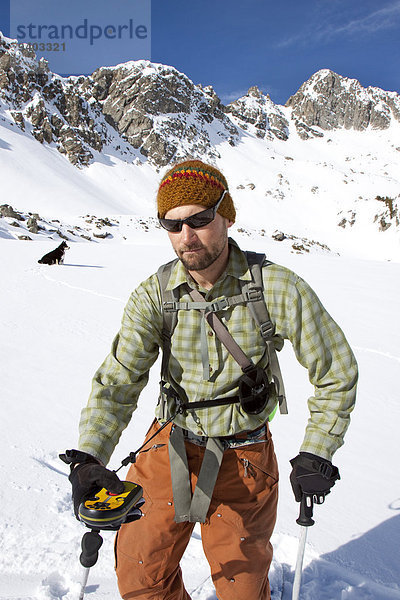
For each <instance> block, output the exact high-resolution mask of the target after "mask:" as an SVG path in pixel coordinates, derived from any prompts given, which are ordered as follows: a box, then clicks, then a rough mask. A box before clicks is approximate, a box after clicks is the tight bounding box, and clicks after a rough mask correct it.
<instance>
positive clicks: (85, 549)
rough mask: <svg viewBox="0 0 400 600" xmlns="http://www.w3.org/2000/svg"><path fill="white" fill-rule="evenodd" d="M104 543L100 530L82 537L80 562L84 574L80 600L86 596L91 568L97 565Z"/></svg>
mask: <svg viewBox="0 0 400 600" xmlns="http://www.w3.org/2000/svg"><path fill="white" fill-rule="evenodd" d="M102 543H103V538H102V537H101V535H100V533H99V530H98V529H92V530H91V531H87V532H86V533H85V534H84V535H83V537H82V542H81V547H82V553H81V555H80V557H79V560H80V563H81V565H82V567H83V572H82V581H81V591H80V593H79V600H83V597H84V595H85V587H86V584H87V580H88V577H89V571H90V567H93V565H95V564H96V562H97V559H98V556H99V550H100V547H101V545H102Z"/></svg>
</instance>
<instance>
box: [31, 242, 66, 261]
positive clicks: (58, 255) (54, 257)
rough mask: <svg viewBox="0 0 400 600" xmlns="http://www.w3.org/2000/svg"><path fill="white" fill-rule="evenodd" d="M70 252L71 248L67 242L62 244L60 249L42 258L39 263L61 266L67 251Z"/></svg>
mask: <svg viewBox="0 0 400 600" xmlns="http://www.w3.org/2000/svg"><path fill="white" fill-rule="evenodd" d="M66 250H69V246H68V245H67V243H66V242H61V244H60V245H59V246H58V248H55V250H52V251H51V252H48V253H47V254H45V255H44V256H42V258H40V259H39V260H38V263H40V264H42V265H60V264H62V263H63V262H64V254H65V251H66Z"/></svg>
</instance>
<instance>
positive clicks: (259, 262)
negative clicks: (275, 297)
mask: <svg viewBox="0 0 400 600" xmlns="http://www.w3.org/2000/svg"><path fill="white" fill-rule="evenodd" d="M245 255H246V258H247V262H248V265H249V268H250V271H251V275H252V281H251V282H246V283H244V284H243V286H242V291H243V292H248V293H251V291H252V290H254V291H257V292H260V291H261V294H259V299H257V300H255V301H253V302H249V303H248V304H247V306H248V308H249V310H250V313H251V315H252V317H253V319H254V321H255V322H256V324H257V326H258V327H259V330H260V333H261V336H262V338H263V340H264V342H265V344H266V346H267V350H268V354H269V364H270V367H271V371H272V376H273V378H274V381H275V385H276V389H277V392H278V400H279V411H280V413H281V414H287V412H288V410H287V402H286V394H285V386H284V383H283V377H282V373H281V369H280V366H279V361H278V356H277V354H276V352H277V350H278V351H280V350H282V348H283V339H282V338H281V337H280V336H278V335H276V334H275V325H274V324H273V323H272V321H271V317H270V315H269V312H268V308H267V304H266V302H265V298H264V293H263V291H264V282H263V276H262V269H263V267H268V266H269V265H272V264H273V263H272V262H271V261H269V260H267V259H266V257H265V254H260V253H258V252H249V251H246V252H245Z"/></svg>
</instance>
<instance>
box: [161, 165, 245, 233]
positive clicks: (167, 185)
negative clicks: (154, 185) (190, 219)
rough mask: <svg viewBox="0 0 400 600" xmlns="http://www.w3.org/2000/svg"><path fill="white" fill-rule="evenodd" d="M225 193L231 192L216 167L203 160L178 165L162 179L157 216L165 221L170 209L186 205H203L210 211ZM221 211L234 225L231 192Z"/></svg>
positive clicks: (225, 198) (223, 202)
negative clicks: (226, 191)
mask: <svg viewBox="0 0 400 600" xmlns="http://www.w3.org/2000/svg"><path fill="white" fill-rule="evenodd" d="M225 190H228V183H227V181H226V179H225V177H224V176H223V175H222V173H221V172H220V171H218V169H216V168H215V167H212V166H211V165H207V164H205V163H203V162H202V161H201V160H186V161H184V162H181V163H178V164H177V165H175V166H174V167H172V169H170V170H169V171H167V173H166V174H165V175H164V177H163V178H162V180H161V183H160V186H159V188H158V193H157V208H158V216H159V217H160V218H161V219H162V218H164V217H165V215H166V213H167V212H168V211H169V210H171V209H172V208H176V207H177V206H182V205H183V204H201V205H202V206H204V207H206V208H210V207H211V206H214V205H215V204H216V203H217V202H218V200H219V199H220V197H221V195H222V193H223V192H224V191H225ZM218 212H219V213H220V215H222V216H223V217H226V218H227V219H229V221H232V223H233V222H234V221H235V217H236V211H235V207H234V205H233V201H232V198H231V195H230V194H229V191H228V193H227V194H225V197H224V199H223V201H222V202H221V205H220V207H219V208H218Z"/></svg>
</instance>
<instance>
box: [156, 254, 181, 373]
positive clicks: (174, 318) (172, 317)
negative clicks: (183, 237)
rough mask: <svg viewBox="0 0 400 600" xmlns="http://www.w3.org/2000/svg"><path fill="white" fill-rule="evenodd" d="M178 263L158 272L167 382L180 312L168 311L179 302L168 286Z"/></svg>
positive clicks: (175, 261) (163, 267)
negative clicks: (172, 340) (174, 334)
mask: <svg viewBox="0 0 400 600" xmlns="http://www.w3.org/2000/svg"><path fill="white" fill-rule="evenodd" d="M177 262H178V259H177V258H176V259H175V260H172V261H171V262H169V263H166V264H165V265H161V267H160V268H159V269H158V271H157V278H158V282H159V285H160V292H161V310H162V315H163V327H162V332H161V338H162V362H161V379H162V380H164V381H166V378H167V375H168V363H169V359H170V356H171V339H172V334H173V333H174V329H175V327H176V324H177V322H178V312H177V311H176V310H168V307H173V306H175V302H176V301H177V297H176V291H175V290H167V285H168V282H169V279H170V277H171V273H172V269H173V268H174V266H175V265H176V263H177Z"/></svg>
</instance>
